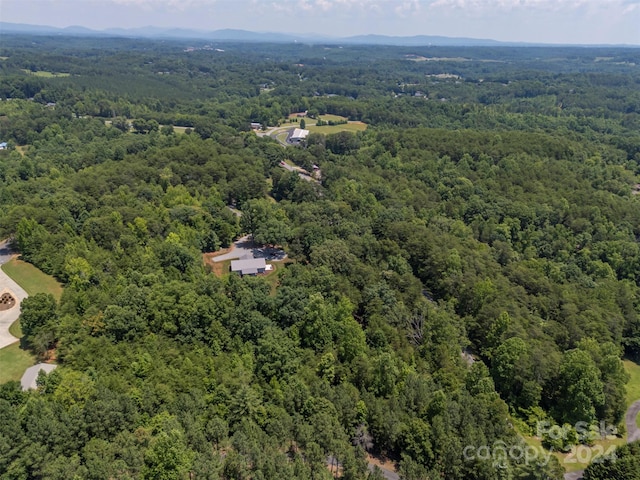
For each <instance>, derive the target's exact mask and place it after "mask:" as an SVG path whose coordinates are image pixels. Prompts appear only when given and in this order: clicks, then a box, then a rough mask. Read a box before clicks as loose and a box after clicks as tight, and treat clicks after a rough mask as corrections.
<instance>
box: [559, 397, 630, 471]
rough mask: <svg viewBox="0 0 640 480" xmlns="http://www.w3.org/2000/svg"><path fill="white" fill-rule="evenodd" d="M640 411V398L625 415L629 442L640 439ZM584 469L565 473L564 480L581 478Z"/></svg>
mask: <svg viewBox="0 0 640 480" xmlns="http://www.w3.org/2000/svg"><path fill="white" fill-rule="evenodd" d="M639 413H640V400H637V401H636V402H634V403H632V404H631V406H630V407H629V408H628V409H627V413H626V414H625V416H624V423H625V426H626V427H627V443H630V442H634V441H636V440H640V428H638V426H637V425H636V417H637V416H638V414H639ZM583 473H584V470H579V471H577V472H571V473H565V475H564V480H580V479H581V478H582V474H583Z"/></svg>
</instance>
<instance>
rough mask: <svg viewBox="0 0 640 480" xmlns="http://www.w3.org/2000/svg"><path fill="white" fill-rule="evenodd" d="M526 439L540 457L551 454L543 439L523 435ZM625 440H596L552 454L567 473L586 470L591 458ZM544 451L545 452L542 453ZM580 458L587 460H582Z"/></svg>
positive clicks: (604, 452)
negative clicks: (573, 448) (564, 451)
mask: <svg viewBox="0 0 640 480" xmlns="http://www.w3.org/2000/svg"><path fill="white" fill-rule="evenodd" d="M523 438H524V441H525V443H526V444H527V445H529V446H530V447H533V448H534V449H535V450H536V452H538V454H539V458H541V457H542V455H544V456H547V455H549V452H548V450H546V449H544V448H543V447H542V441H541V440H540V439H538V438H536V437H523ZM624 443H625V440H624V439H623V438H616V439H613V440H608V439H604V440H596V441H595V442H594V444H593V445H592V446H587V445H578V446H577V447H575V450H574V451H572V452H569V453H559V452H554V453H553V454H552V455H553V456H554V457H556V458H557V459H558V461H559V462H560V465H562V466H563V467H564V469H565V471H566V472H567V473H569V472H575V471H577V470H584V469H585V468H587V466H589V464H590V463H591V460H592V459H594V458H596V457H597V456H598V455H601V454H607V453H611V450H612V449H613V448H615V447H617V446H620V445H624ZM542 452H544V453H542ZM580 460H587V461H586V462H585V461H580Z"/></svg>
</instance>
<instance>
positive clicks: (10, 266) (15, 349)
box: [0, 258, 62, 384]
mask: <svg viewBox="0 0 640 480" xmlns="http://www.w3.org/2000/svg"><path fill="white" fill-rule="evenodd" d="M2 270H4V272H5V273H6V274H7V275H9V276H10V277H11V278H12V279H13V281H14V282H16V283H17V284H18V285H20V286H21V287H22V288H24V290H25V291H26V292H27V293H28V294H29V295H35V294H36V293H50V294H52V295H53V296H54V297H55V298H56V300H60V296H61V295H62V285H61V284H60V283H59V282H58V281H57V280H56V279H55V278H53V277H52V276H50V275H47V274H46V273H44V272H42V271H40V270H38V269H37V268H36V267H34V266H33V265H31V264H30V263H27V262H23V261H22V260H18V259H17V258H13V259H11V260H10V261H9V262H7V263H5V264H4V265H2ZM9 332H10V333H11V335H13V336H14V337H17V338H21V337H22V330H21V329H20V322H19V321H17V322H15V323H14V324H13V325H11V327H9ZM20 344H21V342H16V343H14V344H12V345H9V346H8V347H5V348H3V349H0V384H2V383H5V382H8V381H11V380H20V378H21V377H22V374H23V373H24V371H25V370H26V369H27V368H28V367H30V366H31V365H34V364H35V362H36V357H35V356H34V355H32V354H31V353H29V352H28V351H26V350H23V349H22V348H21V346H20Z"/></svg>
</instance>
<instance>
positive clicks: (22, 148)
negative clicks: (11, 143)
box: [16, 145, 27, 157]
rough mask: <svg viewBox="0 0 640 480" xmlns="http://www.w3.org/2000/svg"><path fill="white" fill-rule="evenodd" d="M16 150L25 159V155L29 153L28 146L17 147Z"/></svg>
mask: <svg viewBox="0 0 640 480" xmlns="http://www.w3.org/2000/svg"><path fill="white" fill-rule="evenodd" d="M16 150H17V151H18V152H19V153H20V155H22V156H23V157H24V154H25V153H26V152H27V146H26V145H21V146H17V147H16Z"/></svg>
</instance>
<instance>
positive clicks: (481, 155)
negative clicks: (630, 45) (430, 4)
mask: <svg viewBox="0 0 640 480" xmlns="http://www.w3.org/2000/svg"><path fill="white" fill-rule="evenodd" d="M37 38H38V41H37V42H32V40H33V39H32V38H29V37H21V36H15V37H13V36H5V37H4V38H3V42H2V44H1V45H0V58H2V60H0V69H1V75H0V97H1V98H2V101H1V102H0V142H4V141H6V142H8V149H7V150H2V151H0V212H2V213H1V215H0V238H5V237H8V236H12V237H14V239H15V245H16V247H17V248H18V250H19V252H20V253H21V255H22V258H23V259H25V260H27V261H29V262H31V263H33V264H34V265H35V266H37V267H38V268H40V269H41V270H43V271H44V272H46V273H49V274H51V275H54V276H55V277H56V278H58V279H60V280H61V281H62V282H63V283H64V285H65V290H64V294H63V296H62V298H61V300H60V302H59V303H58V302H56V300H55V299H53V297H50V296H47V295H44V294H40V295H35V296H32V297H30V298H28V299H27V300H25V301H24V303H23V306H22V310H23V331H24V334H25V339H24V341H25V342H26V343H27V344H28V346H29V348H30V349H32V351H33V352H34V353H36V354H37V355H38V356H40V357H42V358H49V359H51V358H54V359H55V361H56V362H57V363H58V364H59V365H60V368H58V369H57V370H55V372H53V373H51V374H49V375H47V376H45V377H42V378H41V379H40V386H39V388H38V390H37V391H30V392H22V391H21V390H20V386H19V384H18V383H17V382H13V383H7V384H4V385H1V386H0V417H1V418H2V419H3V421H2V422H0V477H1V478H3V479H4V478H6V479H31V478H35V479H57V478H60V479H63V478H64V479H69V478H79V479H85V478H86V479H113V478H147V479H160V478H166V479H173V478H175V479H183V478H184V479H186V478H195V479H225V480H227V479H229V480H231V479H234V480H235V479H238V480H239V479H256V480H259V479H281V478H291V479H313V480H317V479H323V478H331V477H336V476H337V477H341V478H345V479H364V478H371V479H379V478H381V475H382V472H379V471H374V472H372V473H369V472H368V469H367V465H368V462H369V461H370V460H371V457H370V456H369V455H373V456H376V457H387V458H389V459H391V460H392V461H393V462H395V464H396V466H397V469H398V473H399V474H400V476H401V478H404V479H407V480H413V479H415V480H417V479H434V478H447V479H469V478H475V479H487V480H489V479H496V478H527V479H559V478H562V474H563V468H562V465H560V464H559V463H558V461H557V459H556V458H555V457H551V460H550V461H549V462H548V463H541V460H542V458H536V459H535V461H529V460H530V459H527V458H525V457H522V456H521V457H517V456H514V455H505V456H504V457H503V456H500V454H499V452H500V451H502V450H500V451H498V450H496V448H497V447H500V448H503V449H505V450H504V451H517V449H523V448H525V444H524V440H523V439H522V438H521V436H520V435H528V434H534V433H535V432H536V425H537V422H547V424H557V425H563V424H568V425H575V424H576V423H578V422H587V423H588V424H597V423H598V422H604V423H606V424H609V425H618V426H621V425H622V420H623V417H624V412H625V410H626V407H627V405H626V403H625V402H626V400H625V384H626V382H627V375H626V373H625V371H624V369H623V364H622V362H621V358H622V356H624V355H626V356H627V357H630V358H636V359H637V358H638V357H640V318H639V313H640V306H639V305H638V300H637V299H638V281H639V279H640V247H639V245H638V238H639V235H640V209H639V208H638V207H639V206H640V203H639V202H640V199H639V197H638V196H636V195H635V194H636V193H637V192H638V191H639V190H638V187H637V184H638V183H640V181H639V180H638V176H637V174H638V172H639V171H640V168H639V165H638V162H639V161H640V134H639V133H638V132H639V130H638V127H640V88H638V87H639V86H640V72H639V71H638V66H637V65H638V64H640V51H639V50H637V49H570V48H557V49H554V48H548V49H547V48H528V49H527V48H503V47H501V48H471V49H454V48H444V47H431V48H427V47H424V48H420V47H411V48H408V47H375V48H374V47H360V46H353V47H344V48H337V47H328V46H327V47H325V46H308V45H247V44H215V45H205V44H204V43H203V42H202V44H194V45H188V44H186V43H184V42H182V43H178V42H175V43H172V42H153V41H147V40H136V41H133V40H125V39H101V40H99V41H98V40H95V39H82V38H60V37H56V38H46V37H37ZM33 72H40V73H39V74H38V75H36V74H34V73H33ZM42 72H47V73H48V74H46V75H45V74H44V73H42ZM60 73H64V74H69V75H64V76H61V75H56V74H60ZM303 111H307V115H308V116H309V118H310V119H315V118H317V117H318V116H319V115H321V114H333V115H341V116H344V117H347V118H348V119H349V120H360V121H364V122H366V123H367V124H368V125H369V127H368V129H367V130H366V131H364V132H359V133H352V132H341V133H337V134H332V135H322V134H319V133H314V134H311V135H310V136H309V137H308V142H307V144H306V145H305V146H304V148H302V147H291V146H290V147H286V148H285V147H283V146H282V145H281V144H280V143H279V142H278V141H277V140H276V139H274V138H271V137H270V136H269V135H265V136H258V135H257V134H256V133H255V132H252V131H250V123H251V122H260V123H262V124H263V125H265V126H275V125H278V124H284V122H285V118H286V117H287V116H288V115H289V114H291V113H294V112H303ZM293 126H294V125H292V127H293ZM173 127H183V128H178V129H174V128H173ZM285 159H286V160H288V161H289V162H291V163H293V164H297V165H299V166H301V167H303V168H305V169H307V170H311V168H312V166H313V165H316V166H318V167H319V168H320V170H321V180H320V181H318V182H316V181H309V180H308V179H304V178H301V177H300V176H299V175H298V173H297V172H295V171H288V170H286V169H283V168H282V167H281V165H280V162H281V161H282V160H285ZM230 206H233V207H234V208H237V209H239V210H240V211H242V212H243V216H242V217H241V219H238V217H237V216H236V214H235V213H234V210H232V209H231V208H229V207H230ZM245 233H253V234H254V236H255V237H256V239H258V240H261V241H264V242H265V243H273V244H279V245H280V246H282V247H283V248H284V249H285V251H286V252H287V254H288V261H287V262H286V263H280V264H278V265H277V271H276V272H275V273H273V274H271V275H269V276H257V277H250V276H245V277H240V276H238V275H236V274H226V273H225V274H223V275H221V276H219V275H215V274H214V273H212V272H211V271H210V268H209V267H208V266H207V265H206V264H205V262H204V261H203V253H205V252H213V251H216V250H218V249H220V248H226V247H229V246H230V245H231V244H232V242H233V241H234V240H235V239H236V238H238V237H239V236H241V235H242V234H245ZM514 425H516V426H517V429H516V428H515V427H514ZM574 433H576V432H575V431H573V432H572V435H573V434H574ZM572 438H573V437H572ZM545 440H547V441H548V440H549V439H545ZM563 440H567V439H563ZM576 440H584V439H576ZM568 443H570V442H569V440H567V441H566V442H560V444H561V445H559V446H558V447H557V448H566V447H567V444H568ZM483 446H487V447H489V448H490V449H491V451H492V452H493V453H494V454H493V455H489V457H483V456H479V455H476V456H472V457H470V456H469V455H467V453H465V452H469V449H468V448H467V447H471V448H472V450H473V449H478V448H480V447H483ZM554 446H555V445H554ZM510 449H511V450H510ZM513 449H516V450H513ZM474 451H475V450H474ZM496 451H498V454H496V453H495V452H496ZM331 460H337V462H338V463H339V466H337V465H331V463H334V464H335V463H336V462H335V461H334V462H331ZM327 462H329V463H330V465H329V466H328V465H327ZM592 471H594V472H595V470H592ZM592 475H596V474H595V473H593V474H592ZM593 478H596V476H593ZM597 478H600V477H597Z"/></svg>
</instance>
